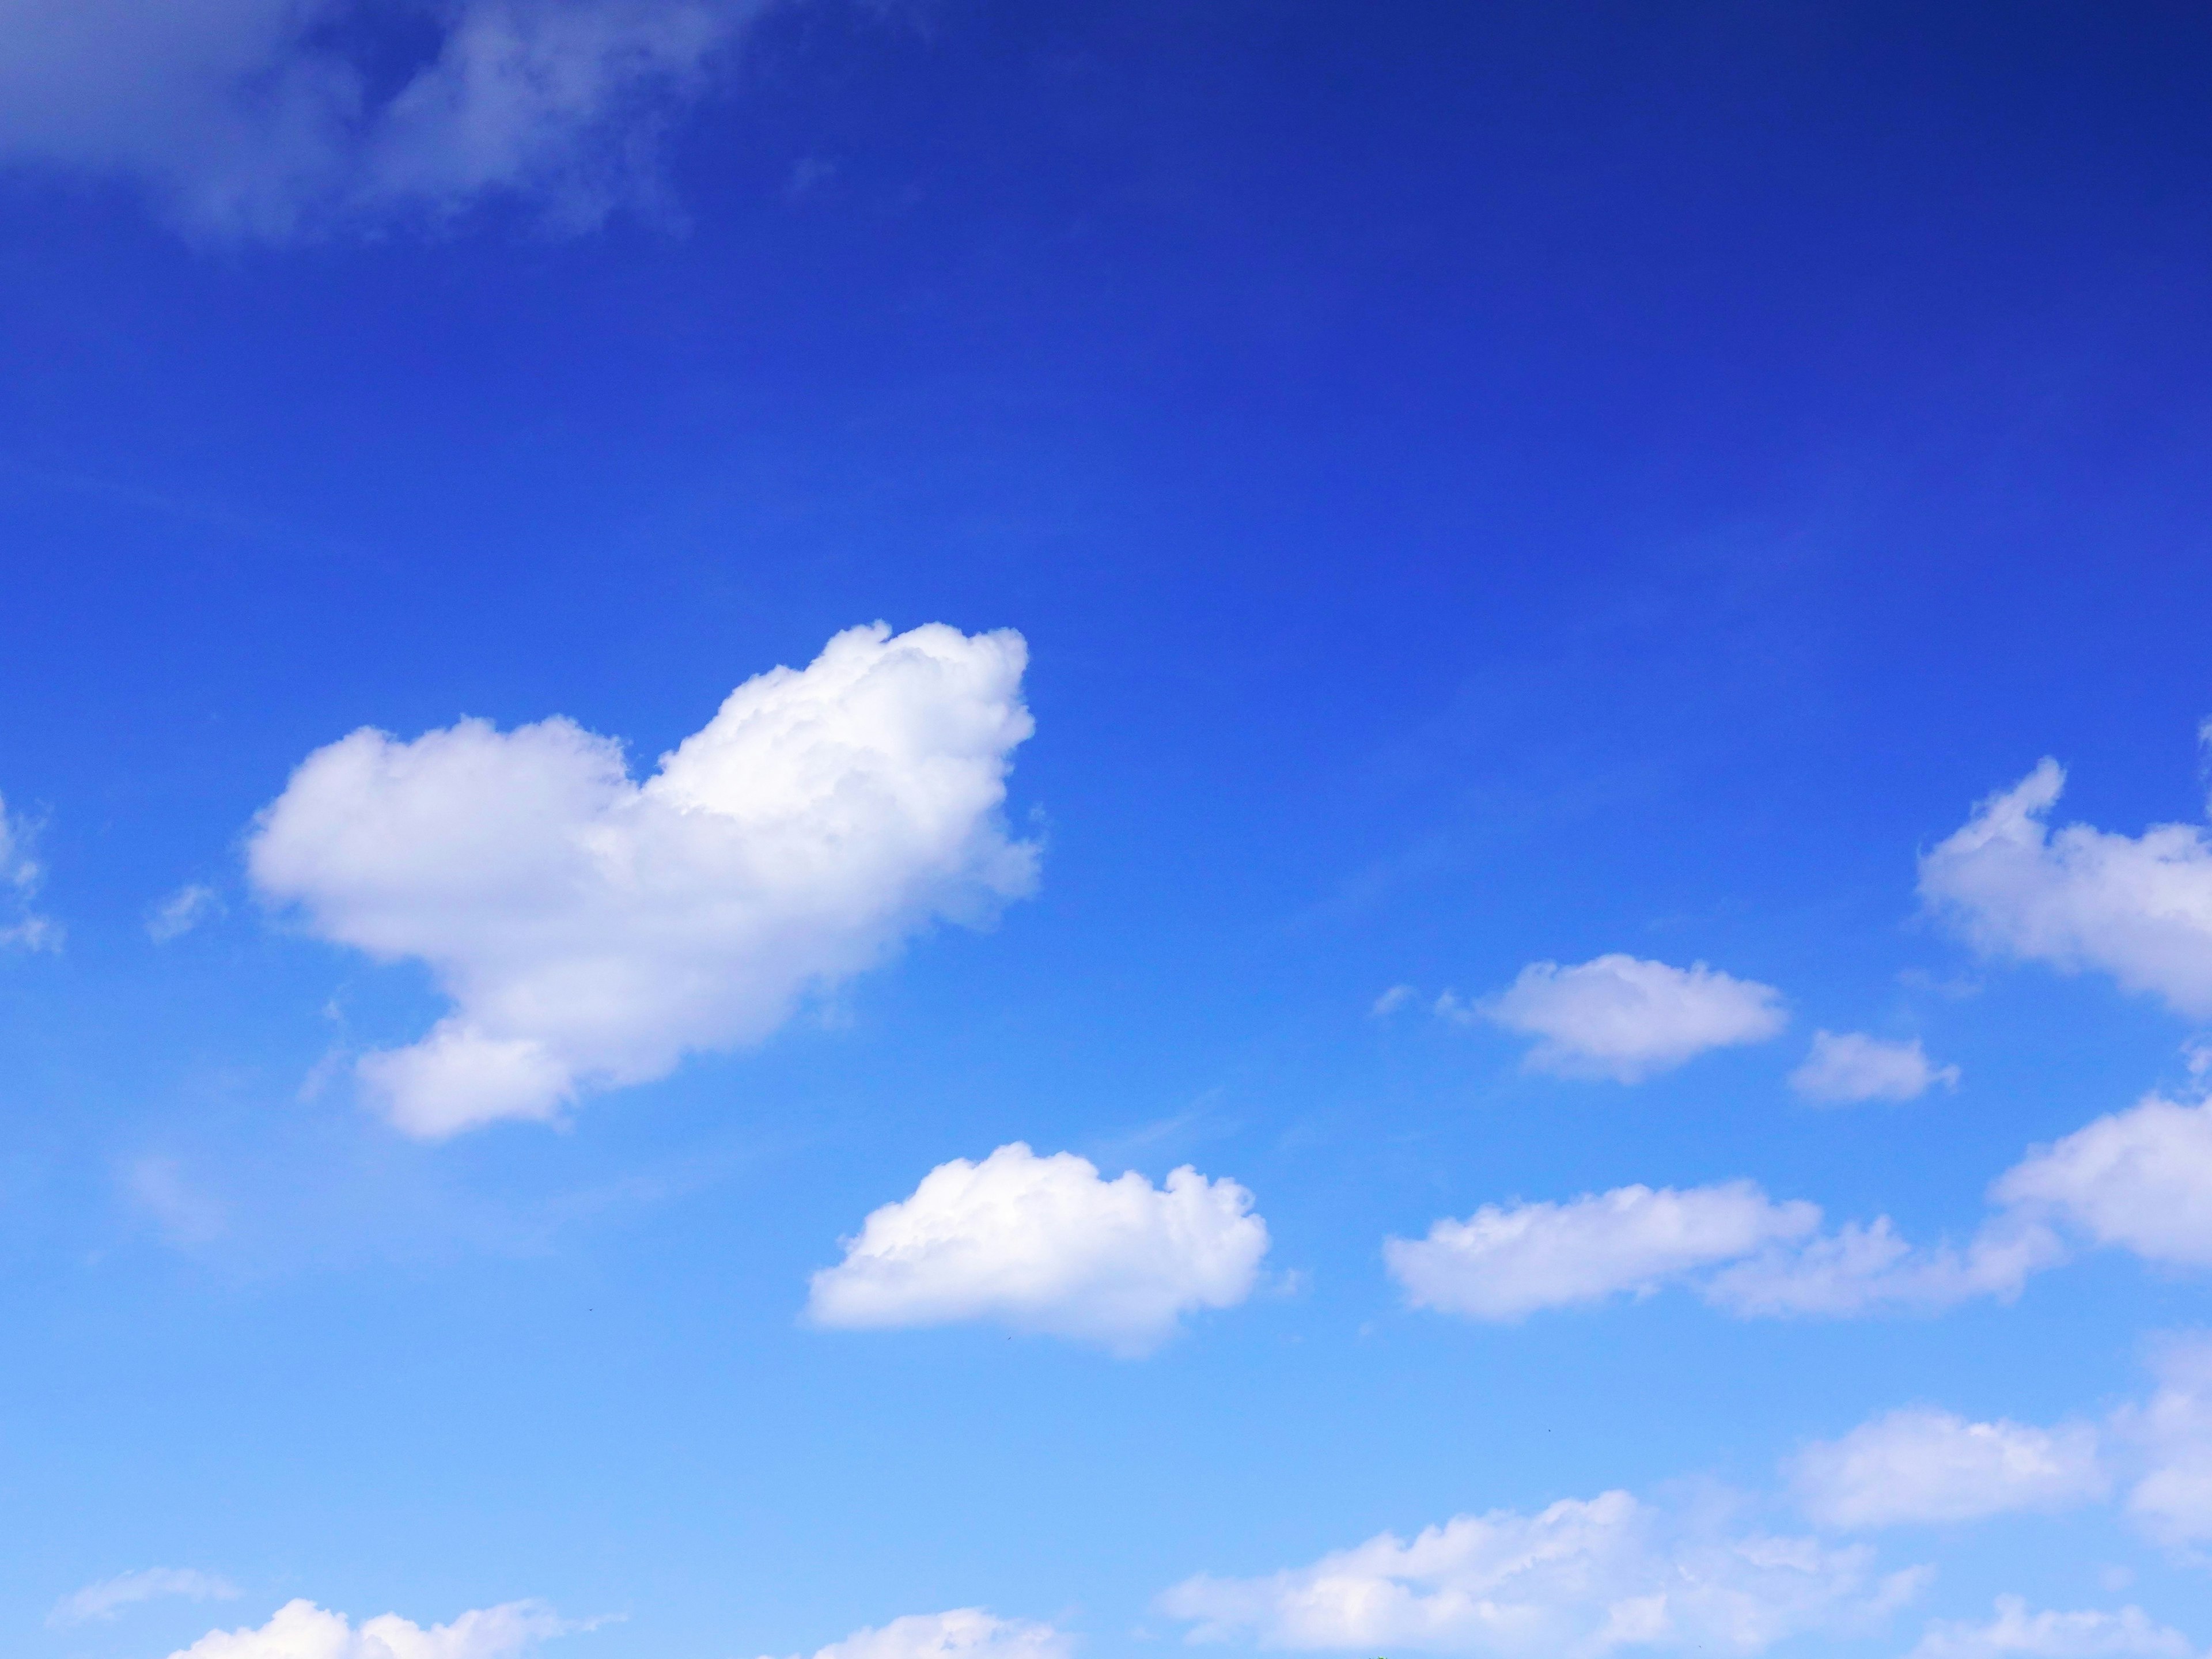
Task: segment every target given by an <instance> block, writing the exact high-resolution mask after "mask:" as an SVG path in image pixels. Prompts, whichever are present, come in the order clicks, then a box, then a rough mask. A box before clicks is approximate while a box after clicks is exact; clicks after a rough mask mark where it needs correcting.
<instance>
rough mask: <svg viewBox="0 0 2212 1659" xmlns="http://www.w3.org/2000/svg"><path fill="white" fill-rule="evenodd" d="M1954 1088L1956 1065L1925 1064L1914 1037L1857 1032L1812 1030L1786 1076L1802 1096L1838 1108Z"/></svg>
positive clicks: (1957, 1075)
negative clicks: (1889, 1038) (1808, 1045)
mask: <svg viewBox="0 0 2212 1659" xmlns="http://www.w3.org/2000/svg"><path fill="white" fill-rule="evenodd" d="M1939 1083H1940V1084H1942V1085H1943V1086H1944V1087H1945V1088H1947V1089H1956V1088H1957V1087H1958V1086H1959V1068H1958V1067H1957V1066H1934V1065H1930V1064H1929V1060H1928V1054H1927V1052H1926V1050H1924V1049H1923V1048H1921V1046H1920V1039H1919V1038H1917V1037H1915V1038H1913V1039H1912V1040H1911V1042H1883V1041H1882V1040H1881V1038H1879V1037H1872V1036H1867V1035H1866V1034H1865V1033H1864V1032H1863V1031H1844V1032H1836V1031H1815V1032H1814V1033H1813V1048H1812V1052H1811V1053H1810V1054H1807V1055H1806V1057H1805V1060H1804V1063H1803V1064H1802V1065H1801V1066H1798V1068H1797V1069H1796V1071H1794V1072H1792V1073H1790V1087H1791V1088H1792V1089H1795V1090H1796V1091H1797V1092H1798V1093H1799V1094H1800V1095H1802V1096H1803V1097H1805V1098H1806V1099H1808V1100H1810V1101H1815V1102H1818V1103H1820V1104H1822V1105H1829V1106H1842V1105H1849V1104H1852V1103H1856V1102H1858V1101H1863V1100H1891V1101H1901V1100H1917V1099H1918V1098H1919V1097H1921V1096H1922V1095H1924V1094H1926V1093H1927V1092H1928V1091H1929V1089H1930V1088H1932V1087H1934V1086H1935V1085H1937V1084H1939Z"/></svg>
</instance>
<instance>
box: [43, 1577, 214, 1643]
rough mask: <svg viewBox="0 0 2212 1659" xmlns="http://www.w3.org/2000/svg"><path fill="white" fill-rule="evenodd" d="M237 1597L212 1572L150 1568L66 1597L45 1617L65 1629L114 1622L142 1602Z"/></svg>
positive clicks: (106, 1581) (53, 1625)
mask: <svg viewBox="0 0 2212 1659" xmlns="http://www.w3.org/2000/svg"><path fill="white" fill-rule="evenodd" d="M237 1594H238V1589H237V1586H235V1585H234V1584H233V1583H230V1582H229V1581H228V1579H223V1578H218V1577H216V1576H215V1575H214V1574H213V1573H209V1572H196V1571H193V1570H192V1569H191V1568H190V1567H148V1568H146V1569H145V1570H144V1571H140V1572H121V1573H118V1574H116V1576H115V1577H112V1578H103V1579H101V1580H100V1582H99V1583H96V1584H87V1585H86V1586H85V1587H84V1588H83V1589H81V1590H77V1591H76V1592H74V1593H73V1594H71V1595H64V1597H62V1599H61V1600H60V1601H58V1602H56V1603H55V1604H54V1609H53V1611H52V1613H48V1614H47V1615H46V1623H47V1624H48V1625H49V1626H52V1627H54V1628H56V1629H63V1628H65V1627H67V1626H71V1625H88V1624H93V1623H95V1622H98V1621H100V1620H109V1619H112V1618H114V1617H115V1616H116V1615H117V1614H118V1613H121V1612H122V1611H123V1610H124V1609H125V1607H136V1606H137V1605H138V1603H140V1602H141V1601H160V1600H161V1599H163V1598H165V1597H167V1596H184V1597H186V1598H188V1599H189V1600H191V1601H228V1600H230V1599H231V1598H232V1597H233V1596H234V1595H237Z"/></svg>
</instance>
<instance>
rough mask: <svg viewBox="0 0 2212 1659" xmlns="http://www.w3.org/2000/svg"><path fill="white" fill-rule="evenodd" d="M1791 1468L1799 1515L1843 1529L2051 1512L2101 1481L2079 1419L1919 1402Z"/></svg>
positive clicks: (2088, 1495)
mask: <svg viewBox="0 0 2212 1659" xmlns="http://www.w3.org/2000/svg"><path fill="white" fill-rule="evenodd" d="M1791 1475H1792V1479H1793V1482H1794V1484H1795V1486H1796V1491H1797V1495H1798V1498H1799V1501H1800V1502H1802V1504H1803V1505H1804V1507H1805V1512H1806V1513H1807V1514H1808V1515H1809V1516H1812V1517H1813V1519H1814V1521H1816V1522H1819V1523H1820V1524H1821V1525H1822V1526H1826V1527H1843V1528H1864V1527H1890V1526H1899V1525H1909V1524H1914V1523H1921V1522H1952V1521H1978V1520H1981V1519H1983V1518H1984V1517H1985V1516H1992V1515H2003V1514H2006V1513H2008V1512H2009V1511H2012V1510H2058V1509H2063V1508H2066V1507H2068V1506H2069V1505H2071V1504H2082V1503H2087V1502H2089V1501H2091V1500H2093V1499H2095V1498H2101V1497H2103V1496H2104V1494H2105V1492H2106V1486H2107V1484H2108V1483H2107V1480H2106V1474H2105V1471H2104V1468H2103V1465H2102V1463H2101V1462H2100V1458H2099V1453H2098V1441H2097V1431H2096V1430H2095V1428H2093V1426H2091V1425H2088V1424H2086V1423H2071V1424H2063V1425H2060V1426H2058V1427H2057V1428H2052V1429H2039V1428H2035V1427H2033V1426H2032V1425H2027V1424H2022V1423H2012V1422H2007V1421H2004V1420H2002V1419H2000V1420H1998V1421H1997V1422H1994V1423H1970V1422H1968V1421H1967V1420H1966V1419H1964V1418H1962V1417H1958V1416H1955V1415H1954V1414H1953V1413H1949V1412H1944V1411H1937V1410H1935V1409H1933V1408H1931V1407H1918V1406H1916V1407H1905V1409H1903V1410H1901V1411H1893V1412H1891V1413H1888V1414H1887V1416H1883V1417H1877V1418H1875V1419H1873V1420H1872V1421H1870V1422H1866V1423H1862V1424H1860V1425H1859V1426H1858V1427H1857V1428H1855V1429H1853V1430H1852V1431H1850V1433H1849V1434H1847V1435H1845V1436H1844V1437H1843V1438H1842V1439H1840V1440H1833V1441H1826V1442H1815V1443H1814V1444H1812V1445H1809V1446H1808V1447H1806V1448H1805V1449H1804V1450H1803V1451H1802V1452H1801V1453H1799V1454H1798V1455H1797V1456H1796V1459H1795V1460H1794V1461H1793V1463H1792V1467H1791Z"/></svg>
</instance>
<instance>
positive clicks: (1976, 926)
mask: <svg viewBox="0 0 2212 1659" xmlns="http://www.w3.org/2000/svg"><path fill="white" fill-rule="evenodd" d="M2065 787H2066V773H2065V770H2064V769H2063V768H2062V767H2061V766H2060V765H2059V764H2058V763H2057V761H2055V760H2050V759H2045V760H2044V761H2042V762H2040V763H2039V764H2038V765H2037V766H2036V768H2035V769H2034V770H2033V771H2032V772H2030V773H2029V774H2028V775H2027V777H2025V778H2024V779H2022V780H2021V781H2020V782H2019V783H2017V784H2015V786H2014V787H2011V788H2010V789H2007V790H2002V791H2000V792H1999V793H1996V794H1994V795H1991V796H1990V797H1989V798H1988V799H1985V800H1984V801H1982V802H1981V803H1980V804H1979V805H1977V806H1976V807H1975V808H1974V811H1973V816H1972V817H1971V818H1970V819H1969V820H1968V821H1967V823H1966V825H1965V827H1964V828H1962V829H1960V830H1958V831H1957V832H1956V833H1955V834H1954V835H1953V836H1950V837H1949V838H1948V839H1947V840H1945V841H1944V842H1942V843H1941V844H1940V845H1938V846H1937V847H1936V848H1934V849H1933V850H1932V851H1930V852H1929V853H1928V854H1926V855H1925V856H1924V857H1923V858H1922V860H1920V893H1921V897H1922V898H1923V901H1924V902H1926V903H1927V904H1928V906H1929V908H1930V909H1932V910H1933V911H1935V912H1936V914H1937V915H1940V916H1942V917H1943V918H1945V919H1946V920H1947V921H1949V922H1950V923H1951V924H1952V925H1953V926H1954V927H1956V928H1957V929H1958V930H1959V931H1960V933H1963V934H1964V935H1965V936H1966V939H1968V940H1969V941H1970V942H1971V943H1972V945H1975V946H1976V947H1977V948H1978V949H1979V950H1980V951H1983V952H1984V953H1985V954H1987V955H1990V956H1992V957H2011V958H2013V959H2015V960H2018V961H2023V962H2040V963H2047V964H2049V965H2050V966H2051V967H2054V968H2057V969H2060V970H2061V971H2063V972H2069V973H2071V972H2078V971H2080V970H2081V969H2100V970H2101V971H2103V972H2105V973H2108V974H2110V975H2112V977H2113V978H2114V979H2116V980H2118V981H2119V982H2120V984H2122V985H2123V986H2125V987H2127V988H2128V989H2130V990H2132V991H2141V992H2147V993H2148V994H2152V995H2154V996H2157V997H2159V998H2161V999H2162V1000H2164V1001H2165V1002H2166V1004H2167V1005H2168V1006H2171V1007H2172V1008H2173V1009H2174V1010H2175V1011H2176V1012H2179V1013H2181V1014H2184V1015H2186V1016H2189V1017H2190V1018H2203V1017H2205V1016H2207V1015H2212V843H2208V842H2207V840H2206V837H2205V832H2204V830H2203V829H2201V828H2199V827H2197V825H2195V824H2185V823H2162V824H2154V825H2153V826H2152V827H2151V828H2149V829H2146V830H2145V831H2144V832H2143V833H2142V835H2141V836H2123V835H2114V834H2111V833H2108V832H2106V831H2104V830H2100V829H2092V828H2090V827H2089V826H2088V825H2087V824H2081V823H2076V824H2069V825H2068V826H2067V827H2066V828H2064V829H2057V830H2053V829H2051V828H2050V827H2049V826H2048V824H2047V823H2046V819H2047V817H2048V816H2049V814H2050V811H2051V808H2052V807H2053V806H2055V805H2057V801H2058V798H2059V795H2060V794H2061V793H2062V792H2063V790H2064V788H2065Z"/></svg>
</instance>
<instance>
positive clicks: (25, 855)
mask: <svg viewBox="0 0 2212 1659" xmlns="http://www.w3.org/2000/svg"><path fill="white" fill-rule="evenodd" d="M32 839H33V828H32V826H31V825H29V824H27V823H24V821H23V820H22V818H21V816H16V817H9V812H8V803H7V802H6V801H5V800H4V799H0V947H8V946H13V947H14V948H15V949H17V950H22V951H58V950H59V949H61V945H62V930H61V927H59V925H58V924H57V923H56V922H55V921H54V920H53V918H52V917H51V916H44V915H40V914H39V913H38V912H37V911H35V910H33V908H31V905H32V901H33V900H34V899H35V898H36V897H37V896H38V892H39V889H40V887H41V886H42V885H43V884H45V882H46V870H45V867H44V866H41V865H40V863H39V861H38V860H36V859H34V858H33V857H32V856H31V841H32Z"/></svg>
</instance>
